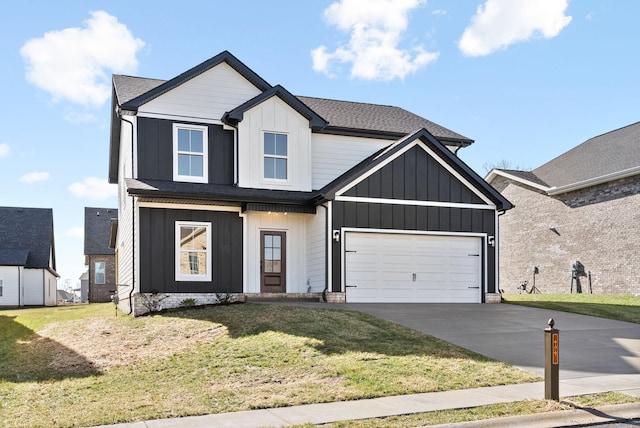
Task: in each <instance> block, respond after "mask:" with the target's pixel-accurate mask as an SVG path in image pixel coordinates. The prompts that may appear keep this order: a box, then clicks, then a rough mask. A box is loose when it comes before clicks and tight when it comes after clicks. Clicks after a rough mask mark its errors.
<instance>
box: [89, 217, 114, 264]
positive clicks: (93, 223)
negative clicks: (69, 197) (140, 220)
mask: <svg viewBox="0 0 640 428" xmlns="http://www.w3.org/2000/svg"><path fill="white" fill-rule="evenodd" d="M112 218H118V210H117V209H115V208H93V207H85V208H84V254H85V255H94V254H114V253H115V250H114V249H113V248H109V233H110V231H111V219H112Z"/></svg>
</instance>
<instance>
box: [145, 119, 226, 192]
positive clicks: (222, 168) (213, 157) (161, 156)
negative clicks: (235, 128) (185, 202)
mask: <svg viewBox="0 0 640 428" xmlns="http://www.w3.org/2000/svg"><path fill="white" fill-rule="evenodd" d="M174 123H178V124H189V125H202V126H207V128H208V136H209V141H208V155H209V156H208V157H209V159H208V162H209V163H208V166H209V168H208V169H209V183H210V184H233V165H234V163H233V162H234V160H233V143H234V142H233V132H232V131H226V130H224V129H223V128H222V125H211V124H205V123H196V122H174V121H171V120H166V119H152V118H146V117H140V118H138V141H137V146H138V178H139V179H142V180H144V179H148V180H166V181H172V180H173V124H174Z"/></svg>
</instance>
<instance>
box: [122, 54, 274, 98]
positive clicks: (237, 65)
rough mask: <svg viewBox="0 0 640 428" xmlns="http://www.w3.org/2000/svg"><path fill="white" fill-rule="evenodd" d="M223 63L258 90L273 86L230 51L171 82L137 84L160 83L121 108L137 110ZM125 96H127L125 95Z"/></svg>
mask: <svg viewBox="0 0 640 428" xmlns="http://www.w3.org/2000/svg"><path fill="white" fill-rule="evenodd" d="M222 62H225V63H227V64H228V65H229V66H230V67H231V68H233V69H234V70H236V71H237V72H238V73H240V75H241V76H243V77H244V78H245V79H247V80H248V81H249V82H250V83H251V84H253V85H254V86H255V87H256V88H258V89H260V90H261V91H266V90H267V89H269V88H271V85H270V84H269V83H267V81H266V80H264V79H263V78H262V77H260V76H258V75H257V74H256V73H255V72H254V71H253V70H251V69H250V68H249V67H247V66H246V65H244V64H243V63H242V61H240V60H239V59H238V58H236V57H235V56H233V55H232V54H231V53H230V52H229V51H223V52H221V53H219V54H218V55H216V56H214V57H213V58H209V59H208V60H206V61H205V62H203V63H201V64H198V65H196V66H195V67H193V68H190V69H189V70H187V71H185V72H184V73H182V74H180V75H178V76H176V77H174V78H173V79H171V80H167V81H165V82H160V81H157V80H156V81H155V82H150V81H147V82H137V83H138V85H139V86H140V88H139V89H141V90H142V89H144V88H143V87H144V86H150V87H151V86H153V85H154V83H160V84H158V85H157V86H153V87H152V88H151V89H147V90H146V91H145V92H142V93H140V94H138V95H137V96H135V97H133V98H130V99H129V100H127V101H125V102H123V103H121V104H120V105H121V107H122V108H123V109H125V110H136V109H137V108H138V107H140V106H141V105H142V104H145V103H148V102H149V101H151V100H153V99H155V98H157V97H159V96H160V95H162V94H164V93H166V92H169V91H170V90H172V89H174V88H176V87H177V86H180V85H182V84H183V83H185V82H187V81H189V80H191V79H193V78H194V77H197V76H199V75H201V74H202V73H204V72H205V71H208V70H210V69H212V68H213V67H215V66H217V65H219V64H221V63H222ZM123 95H125V94H123ZM126 95H127V96H131V95H133V93H127V94H126Z"/></svg>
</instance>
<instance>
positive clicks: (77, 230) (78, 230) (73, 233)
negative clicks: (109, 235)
mask: <svg viewBox="0 0 640 428" xmlns="http://www.w3.org/2000/svg"><path fill="white" fill-rule="evenodd" d="M64 234H65V236H68V237H69V238H84V228H83V227H79V226H76V227H70V228H69V229H67V230H66V231H65V232H64Z"/></svg>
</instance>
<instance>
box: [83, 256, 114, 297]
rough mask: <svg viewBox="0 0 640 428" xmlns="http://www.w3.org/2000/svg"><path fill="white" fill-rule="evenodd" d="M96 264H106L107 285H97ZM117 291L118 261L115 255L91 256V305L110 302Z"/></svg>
mask: <svg viewBox="0 0 640 428" xmlns="http://www.w3.org/2000/svg"><path fill="white" fill-rule="evenodd" d="M96 262H104V263H105V283H104V284H96V282H95V281H96V272H95V269H96ZM115 289H116V259H115V256H114V255H91V256H89V303H99V302H110V301H111V295H112V294H113V293H112V292H113V291H115Z"/></svg>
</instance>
